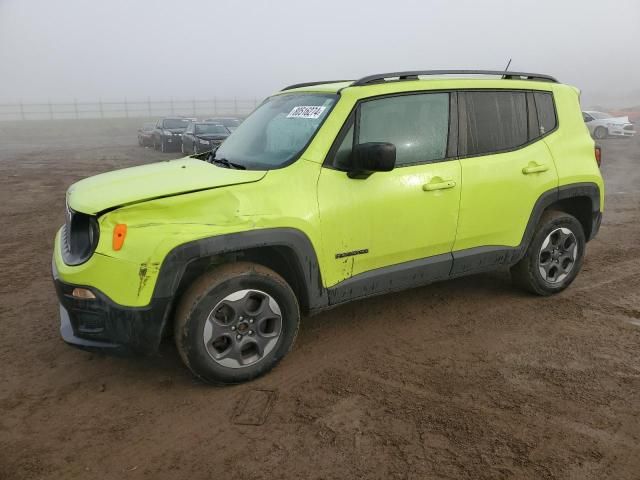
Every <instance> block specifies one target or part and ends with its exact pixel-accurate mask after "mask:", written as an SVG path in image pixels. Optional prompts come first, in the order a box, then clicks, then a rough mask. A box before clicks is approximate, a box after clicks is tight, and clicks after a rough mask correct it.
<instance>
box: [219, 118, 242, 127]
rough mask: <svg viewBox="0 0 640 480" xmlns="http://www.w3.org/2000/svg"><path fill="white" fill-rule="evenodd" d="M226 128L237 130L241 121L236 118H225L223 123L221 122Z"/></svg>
mask: <svg viewBox="0 0 640 480" xmlns="http://www.w3.org/2000/svg"><path fill="white" fill-rule="evenodd" d="M221 123H222V124H223V125H224V126H225V127H233V128H236V127H237V126H238V125H240V120H237V119H235V118H223V119H222V122H221Z"/></svg>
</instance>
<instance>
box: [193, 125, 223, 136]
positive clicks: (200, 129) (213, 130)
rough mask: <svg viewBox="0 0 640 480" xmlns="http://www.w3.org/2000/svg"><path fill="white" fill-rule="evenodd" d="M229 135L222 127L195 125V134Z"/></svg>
mask: <svg viewBox="0 0 640 480" xmlns="http://www.w3.org/2000/svg"><path fill="white" fill-rule="evenodd" d="M228 133H229V130H227V129H226V128H225V127H224V126H222V125H216V124H215V123H201V124H197V125H196V134H215V135H226V134H228Z"/></svg>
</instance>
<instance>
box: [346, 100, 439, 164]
mask: <svg viewBox="0 0 640 480" xmlns="http://www.w3.org/2000/svg"><path fill="white" fill-rule="evenodd" d="M357 125H358V136H357V139H358V143H359V144H361V143H367V142H389V143H392V144H394V145H395V147H396V165H397V166H402V165H411V164H416V163H424V162H433V161H437V160H442V159H443V158H445V157H446V153H447V134H448V131H449V94H448V93H427V94H415V95H400V96H396V97H387V98H381V99H378V100H369V101H366V102H363V103H362V104H361V106H360V117H359V121H358V122H357Z"/></svg>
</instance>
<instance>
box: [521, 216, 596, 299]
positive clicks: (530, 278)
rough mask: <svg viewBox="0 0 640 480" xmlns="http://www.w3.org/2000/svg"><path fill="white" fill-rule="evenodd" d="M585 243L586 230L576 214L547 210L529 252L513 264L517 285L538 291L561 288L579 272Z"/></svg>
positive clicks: (543, 292)
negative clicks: (574, 215)
mask: <svg viewBox="0 0 640 480" xmlns="http://www.w3.org/2000/svg"><path fill="white" fill-rule="evenodd" d="M585 245H586V240H585V235H584V230H583V228H582V225H581V224H580V222H579V221H578V220H577V219H576V218H575V217H573V216H572V215H569V214H568V213H564V212H558V211H549V212H545V214H544V215H543V216H542V218H541V219H540V223H539V224H538V227H537V229H536V232H535V234H534V235H533V238H532V240H531V243H530V244H529V247H528V248H527V252H526V253H525V256H524V257H523V258H522V260H520V261H519V262H518V263H517V264H516V265H514V266H513V267H512V268H511V277H512V279H513V280H514V282H515V283H516V284H517V285H519V286H520V287H522V288H524V289H525V290H528V291H530V292H532V293H536V294H538V295H551V294H553V293H557V292H560V291H562V290H564V289H565V288H567V287H568V286H569V285H570V284H571V282H573V280H574V279H575V278H576V276H577V275H578V272H579V271H580V268H581V267H582V262H583V260H584V252H585Z"/></svg>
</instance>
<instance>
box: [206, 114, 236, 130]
mask: <svg viewBox="0 0 640 480" xmlns="http://www.w3.org/2000/svg"><path fill="white" fill-rule="evenodd" d="M205 122H214V123H221V124H222V125H224V126H225V127H227V128H228V129H229V131H230V132H233V131H234V130H235V129H236V128H238V127H239V126H240V124H241V123H242V120H240V119H239V118H235V117H216V118H207V119H206V120H205Z"/></svg>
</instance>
